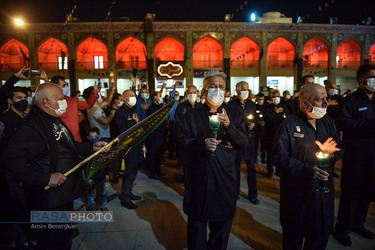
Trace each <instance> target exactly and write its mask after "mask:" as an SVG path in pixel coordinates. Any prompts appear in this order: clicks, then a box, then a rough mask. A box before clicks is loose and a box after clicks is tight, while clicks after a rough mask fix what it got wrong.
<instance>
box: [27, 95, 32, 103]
mask: <svg viewBox="0 0 375 250" xmlns="http://www.w3.org/2000/svg"><path fill="white" fill-rule="evenodd" d="M32 102H33V98H32V97H31V96H29V97H27V104H28V105H30V104H31V103H32Z"/></svg>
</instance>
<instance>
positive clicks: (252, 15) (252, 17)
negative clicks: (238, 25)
mask: <svg viewBox="0 0 375 250" xmlns="http://www.w3.org/2000/svg"><path fill="white" fill-rule="evenodd" d="M256 18H257V16H256V15H255V13H254V12H253V13H251V14H250V20H251V21H252V22H255V20H256Z"/></svg>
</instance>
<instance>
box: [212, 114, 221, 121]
mask: <svg viewBox="0 0 375 250" xmlns="http://www.w3.org/2000/svg"><path fill="white" fill-rule="evenodd" d="M211 120H213V121H218V120H219V118H218V117H217V115H211Z"/></svg>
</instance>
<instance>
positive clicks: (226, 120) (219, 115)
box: [216, 108, 230, 128]
mask: <svg viewBox="0 0 375 250" xmlns="http://www.w3.org/2000/svg"><path fill="white" fill-rule="evenodd" d="M216 115H217V119H218V120H219V121H220V122H222V123H223V125H224V127H225V128H227V127H228V126H229V124H230V120H229V117H228V115H227V112H226V111H225V109H224V108H223V113H217V114H216Z"/></svg>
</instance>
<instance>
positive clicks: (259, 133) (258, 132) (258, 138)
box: [254, 104, 266, 163]
mask: <svg viewBox="0 0 375 250" xmlns="http://www.w3.org/2000/svg"><path fill="white" fill-rule="evenodd" d="M265 106H266V105H265V104H264V105H259V104H256V118H257V120H258V122H257V123H256V125H255V128H254V133H255V156H257V155H258V145H259V144H260V158H261V162H262V163H265V162H266V148H265V143H266V142H265V141H264V126H261V125H260V124H259V123H260V122H261V121H263V120H264V117H263V109H264V107H265ZM255 159H256V157H255Z"/></svg>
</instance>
